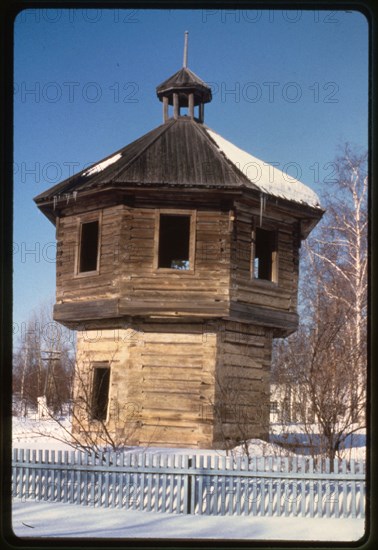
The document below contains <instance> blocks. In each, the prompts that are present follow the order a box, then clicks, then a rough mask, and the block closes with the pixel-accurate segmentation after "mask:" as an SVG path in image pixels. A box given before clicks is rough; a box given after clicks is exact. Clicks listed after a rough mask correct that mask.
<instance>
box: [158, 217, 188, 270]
mask: <svg viewBox="0 0 378 550" xmlns="http://www.w3.org/2000/svg"><path fill="white" fill-rule="evenodd" d="M189 244H190V216H185V215H183V216H178V215H172V214H160V230H159V258H158V267H167V268H170V269H182V270H188V269H190V265H189V248H190V246H189Z"/></svg>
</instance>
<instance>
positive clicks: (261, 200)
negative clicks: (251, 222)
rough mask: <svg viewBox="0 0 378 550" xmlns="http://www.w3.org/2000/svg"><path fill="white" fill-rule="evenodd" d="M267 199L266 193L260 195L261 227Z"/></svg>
mask: <svg viewBox="0 0 378 550" xmlns="http://www.w3.org/2000/svg"><path fill="white" fill-rule="evenodd" d="M265 203H266V197H265V195H264V193H260V227H261V226H262V217H263V212H265Z"/></svg>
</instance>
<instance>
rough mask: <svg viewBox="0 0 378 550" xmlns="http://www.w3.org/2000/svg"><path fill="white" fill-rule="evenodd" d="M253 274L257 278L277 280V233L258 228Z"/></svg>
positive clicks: (254, 243) (256, 231) (255, 240)
mask: <svg viewBox="0 0 378 550" xmlns="http://www.w3.org/2000/svg"><path fill="white" fill-rule="evenodd" d="M253 245H254V254H253V257H252V258H253V260H252V262H253V263H252V266H251V267H252V274H253V277H254V278H255V279H264V280H267V281H273V282H277V233H276V231H268V230H266V229H261V228H259V227H258V228H257V229H256V230H255V239H254V242H253Z"/></svg>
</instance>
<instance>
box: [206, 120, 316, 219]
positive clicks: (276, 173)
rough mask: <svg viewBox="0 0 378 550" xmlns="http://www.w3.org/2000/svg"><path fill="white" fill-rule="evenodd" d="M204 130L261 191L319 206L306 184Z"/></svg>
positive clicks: (214, 133)
mask: <svg viewBox="0 0 378 550" xmlns="http://www.w3.org/2000/svg"><path fill="white" fill-rule="evenodd" d="M206 131H207V133H208V134H209V136H210V137H211V138H212V139H213V140H214V141H215V143H216V145H217V146H218V148H219V149H220V151H221V152H222V153H223V154H224V155H225V157H226V158H227V159H228V160H230V161H231V162H232V163H233V164H235V165H236V166H237V168H238V169H239V170H240V171H241V172H243V174H244V175H245V176H246V177H247V178H248V179H249V180H250V181H251V182H252V183H254V184H255V185H257V187H259V188H260V189H261V191H262V192H263V193H266V194H268V195H273V196H275V197H280V198H282V199H286V200H290V201H294V202H300V203H305V204H308V205H309V206H313V207H315V208H316V207H317V208H320V200H319V197H318V196H317V194H316V193H314V191H312V189H310V188H309V187H307V185H305V184H304V183H302V182H300V181H299V180H297V179H296V178H294V177H292V176H290V175H289V174H287V173H284V172H282V171H281V170H278V169H277V168H275V167H274V166H272V165H271V164H269V163H267V162H264V161H263V160H260V159H258V158H256V157H254V156H252V155H250V154H249V153H247V152H246V151H243V150H242V149H239V147H236V145H234V144H233V143H231V142H229V141H227V140H226V139H224V138H223V137H221V136H220V135H219V134H217V133H216V132H214V131H213V130H210V128H206Z"/></svg>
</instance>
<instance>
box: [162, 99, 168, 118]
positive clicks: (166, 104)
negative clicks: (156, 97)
mask: <svg viewBox="0 0 378 550" xmlns="http://www.w3.org/2000/svg"><path fill="white" fill-rule="evenodd" d="M167 120H168V97H167V96H164V97H163V122H167Z"/></svg>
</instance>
